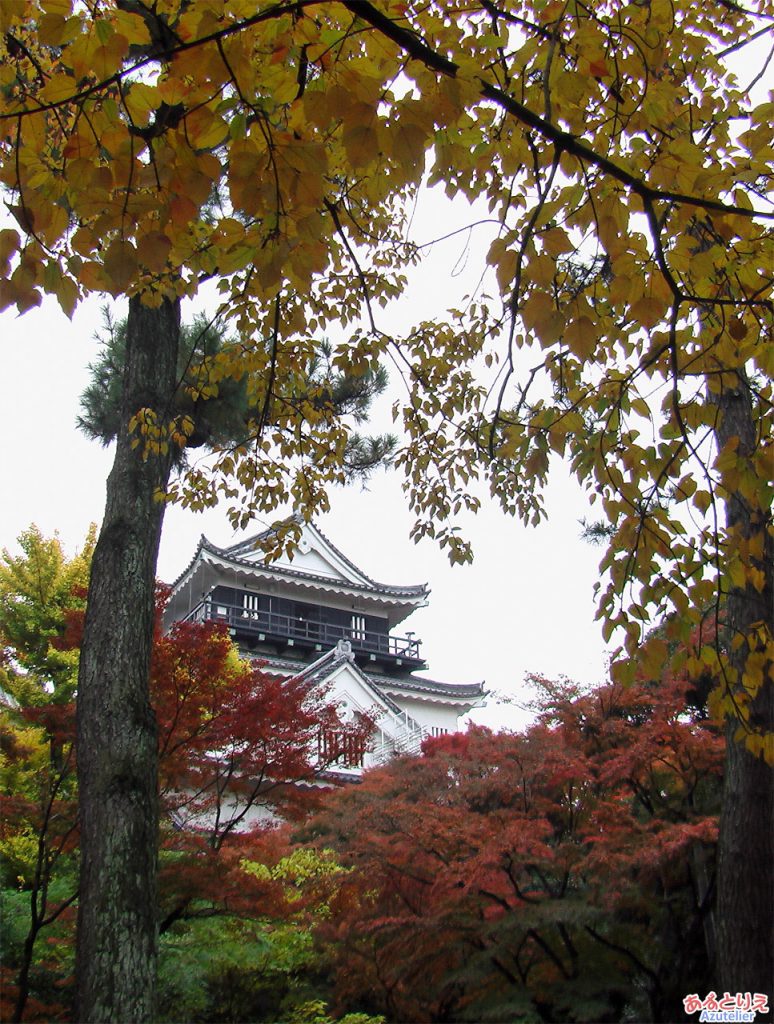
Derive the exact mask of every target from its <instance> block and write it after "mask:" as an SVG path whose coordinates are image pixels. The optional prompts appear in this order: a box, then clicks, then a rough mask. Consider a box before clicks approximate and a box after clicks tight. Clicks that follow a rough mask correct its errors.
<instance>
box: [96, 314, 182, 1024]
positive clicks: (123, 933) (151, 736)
mask: <svg viewBox="0 0 774 1024" xmlns="http://www.w3.org/2000/svg"><path fill="white" fill-rule="evenodd" d="M179 339H180V305H179V302H168V301H165V302H164V303H163V304H162V305H161V306H160V307H159V308H156V309H151V308H149V307H146V306H143V305H142V303H141V301H140V299H139V298H137V297H135V298H133V299H131V300H130V302H129V318H128V321H127V339H126V368H125V373H124V388H123V402H122V422H123V424H124V427H123V429H122V431H121V432H120V433H119V436H118V442H117V448H116V457H115V462H114V464H113V469H112V471H111V474H110V476H109V478H108V483H107V503H106V507H105V518H104V521H103V524H102V530H101V532H100V537H99V541H98V543H97V547H96V550H95V552H94V559H93V562H92V568H91V583H90V586H89V597H88V606H87V610H86V622H85V631H84V637H83V647H82V651H81V662H80V675H79V680H78V702H77V708H78V743H77V749H78V784H79V801H80V828H81V880H80V904H79V912H78V948H77V990H78V1016H77V1018H76V1019H77V1020H79V1021H82V1022H109V1021H111V1022H112V1021H115V1022H121V1024H134V1022H141V1021H152V1020H153V1019H154V991H155V970H156V962H155V957H156V927H157V926H156V913H157V907H156V849H157V829H158V811H157V743H156V723H155V718H154V714H153V710H152V708H151V706H150V701H149V695H148V675H149V667H150V653H151V644H152V639H153V617H154V595H155V575H156V560H157V557H158V548H159V539H160V535H161V523H162V518H163V515H164V505H163V504H161V503H159V502H158V501H157V500H156V498H155V493H156V490H157V488H159V487H162V488H163V487H165V486H166V483H167V481H168V478H169V472H170V466H171V455H169V454H167V455H163V456H154V455H149V456H148V457H147V458H145V459H144V458H143V455H142V446H141V447H138V448H135V449H133V448H132V446H131V438H130V436H129V433H128V430H127V427H126V425H127V424H128V421H129V418H130V417H131V416H133V415H134V414H135V413H136V412H137V411H138V410H139V409H144V408H149V409H152V410H154V411H155V412H156V413H157V414H158V416H159V419H160V420H162V421H166V420H168V419H169V416H170V410H171V404H172V397H173V395H174V392H175V383H176V381H175V374H176V364H177V352H178V344H179Z"/></svg>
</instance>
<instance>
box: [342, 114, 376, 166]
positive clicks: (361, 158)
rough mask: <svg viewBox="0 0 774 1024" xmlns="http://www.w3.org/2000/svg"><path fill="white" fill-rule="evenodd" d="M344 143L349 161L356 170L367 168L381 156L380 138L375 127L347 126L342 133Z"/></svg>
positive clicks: (362, 125)
mask: <svg viewBox="0 0 774 1024" xmlns="http://www.w3.org/2000/svg"><path fill="white" fill-rule="evenodd" d="M342 142H343V143H344V149H345V151H346V154H347V160H349V162H350V164H352V166H353V167H354V168H360V167H367V166H368V165H369V164H370V163H372V162H373V161H374V160H375V159H376V157H377V156H378V155H379V138H378V136H377V134H376V130H375V129H374V127H373V125H370V124H354V125H348V126H346V127H345V128H344V131H343V133H342Z"/></svg>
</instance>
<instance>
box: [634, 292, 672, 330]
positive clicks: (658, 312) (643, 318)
mask: <svg viewBox="0 0 774 1024" xmlns="http://www.w3.org/2000/svg"><path fill="white" fill-rule="evenodd" d="M667 306H668V304H667V303H666V302H664V301H663V299H660V298H657V297H655V296H647V295H646V296H643V298H641V299H637V301H636V302H635V303H633V305H632V307H631V315H632V318H633V319H634V320H636V321H637V323H639V324H640V325H641V326H642V327H645V328H646V329H648V330H649V329H650V328H651V327H655V326H656V324H658V323H660V322H661V320H662V319H663V317H664V314H665V313H666V311H667Z"/></svg>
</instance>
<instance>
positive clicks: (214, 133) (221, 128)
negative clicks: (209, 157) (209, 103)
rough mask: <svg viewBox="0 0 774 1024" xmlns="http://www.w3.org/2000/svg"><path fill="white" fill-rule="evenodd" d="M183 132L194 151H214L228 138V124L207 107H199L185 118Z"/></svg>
mask: <svg viewBox="0 0 774 1024" xmlns="http://www.w3.org/2000/svg"><path fill="white" fill-rule="evenodd" d="M185 131H186V135H187V137H188V139H189V141H190V142H191V144H192V145H193V147H194V148H195V149H205V150H206V149H215V147H216V146H219V145H220V144H221V142H223V141H224V140H225V139H226V138H227V137H228V124H227V123H226V121H224V120H223V118H222V117H220V116H219V115H217V114H215V113H214V112H213V111H212V110H210V109H209V107H200V108H199V109H198V110H194V111H193V112H192V113H190V114H189V115H188V116H187V117H186V119H185Z"/></svg>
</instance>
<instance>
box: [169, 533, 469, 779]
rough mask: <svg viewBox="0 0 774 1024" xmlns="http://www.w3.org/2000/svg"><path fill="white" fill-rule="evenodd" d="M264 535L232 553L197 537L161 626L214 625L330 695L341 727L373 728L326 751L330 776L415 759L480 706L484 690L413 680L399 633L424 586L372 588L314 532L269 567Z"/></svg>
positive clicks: (250, 652) (421, 665)
mask: <svg viewBox="0 0 774 1024" xmlns="http://www.w3.org/2000/svg"><path fill="white" fill-rule="evenodd" d="M270 534H271V531H270V530H269V531H265V532H263V533H260V534H258V535H255V536H252V537H249V538H247V539H246V540H243V541H240V542H239V543H238V544H234V545H233V546H231V547H228V548H219V547H216V546H215V545H214V544H212V543H210V541H208V540H207V538H206V537H202V539H201V540H200V542H199V545H198V547H197V549H196V551H195V553H194V556H193V558H192V559H191V562H190V563H189V565H188V567H187V568H186V569H185V571H184V572H183V573H182V574H181V575H180V577H179V578H178V579H177V581H176V582H175V583H174V584H173V587H172V593H171V596H170V600H169V603H168V605H167V610H166V622H167V624H168V625H169V624H171V623H172V622H175V621H178V620H193V621H208V620H214V621H217V622H221V623H223V624H225V625H226V626H227V627H228V629H229V632H230V633H231V636H232V637H233V639H234V641H235V643H236V644H237V645H238V647H239V649H240V651H241V653H242V654H243V655H245V656H249V657H253V658H256V659H258V660H259V661H260V662H261V663H262V667H263V671H265V672H270V673H273V674H277V675H283V676H294V677H298V676H300V677H304V678H307V679H309V680H310V681H314V682H320V683H324V684H326V685H328V686H329V687H330V694H331V698H332V699H333V700H335V701H338V702H339V703H340V705H341V707H342V714H343V718H344V719H345V720H349V719H351V718H352V717H354V716H357V715H360V714H368V715H370V716H372V717H374V718H375V719H376V729H375V732H374V734H373V736H372V738H371V741H370V743H369V744H368V746H367V747H366V748H362V747H361V748H353V749H350V748H349V747H348V746H347V745H346V744H345V743H343V744H342V749H341V751H340V752H339V751H338V750H337V749H336V750H334V751H333V752H331V750H328V751H326V752H325V753H326V760H329V761H330V760H332V758H331V753H333V754H334V757H335V764H336V770H337V771H339V770H340V771H342V772H345V773H348V774H349V773H354V774H357V773H359V772H360V771H361V770H362V768H367V767H371V766H373V765H377V764H380V763H382V762H383V761H385V760H387V759H388V758H390V757H391V756H393V755H394V754H396V753H418V752H419V748H420V745H421V743H422V741H423V740H424V739H425V737H427V736H431V735H439V734H442V733H446V732H455V731H456V730H457V727H458V725H457V722H458V718H459V717H460V716H461V715H463V714H465V713H466V712H468V711H470V710H471V708H474V707H477V706H480V705H481V704H482V703H483V699H484V693H485V691H484V688H483V684H481V683H475V684H467V685H461V684H455V683H443V682H438V681H436V680H434V679H428V678H426V677H425V676H423V675H417V674H416V673H418V672H421V671H424V670H426V669H427V662H426V661H425V659H424V657H423V656H422V653H421V640H419V639H417V637H416V636H415V635H414V633H413V632H411V631H408V630H405V629H402V631H401V633H396V632H395V630H396V628H397V627H400V626H401V625H402V623H403V622H404V621H405V620H406V619H407V618H408V616H409V615H410V614H411V613H412V612H413V611H414V610H415V609H416V608H420V607H423V606H424V605H426V604H427V598H428V595H429V593H430V591H429V589H428V587H427V585H426V584H418V585H412V586H394V585H389V584H384V583H377V582H376V581H375V580H372V579H370V578H369V577H368V576H366V574H365V573H364V572H363V571H362V570H361V569H359V568H358V567H357V566H356V565H354V564H353V563H352V562H351V561H350V560H349V559H348V558H347V557H346V556H345V555H344V554H343V553H342V552H341V551H339V549H338V548H337V547H335V546H334V545H333V544H332V542H331V541H330V540H329V539H328V538H327V537H326V536H325V535H324V534H323V533H322V532H321V531H320V530H319V529H318V528H317V527H315V526H313V525H310V524H302V532H301V538H300V541H299V543H298V546H297V548H296V550H295V552H294V553H293V555H292V557H291V558H288V557H286V556H284V555H283V556H280V558H279V559H277V560H276V561H268V560H267V556H266V554H265V551H266V541H267V540H268V539H270ZM328 742H330V743H335V742H336V740H335V738H334V737H329V738H328Z"/></svg>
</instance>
